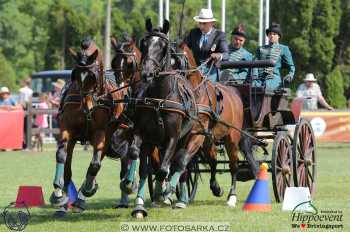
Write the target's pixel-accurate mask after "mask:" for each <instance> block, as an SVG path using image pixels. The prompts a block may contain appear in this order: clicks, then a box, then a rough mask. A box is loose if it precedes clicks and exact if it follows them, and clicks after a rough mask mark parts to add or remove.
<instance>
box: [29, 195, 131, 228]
mask: <svg viewBox="0 0 350 232" xmlns="http://www.w3.org/2000/svg"><path fill="white" fill-rule="evenodd" d="M115 204H116V201H115V200H113V199H99V200H98V201H93V202H89V201H87V204H86V210H85V211H84V212H83V213H73V212H71V211H69V212H67V214H66V216H64V217H62V218H57V217H55V216H54V213H55V212H56V209H54V208H53V207H51V206H50V205H45V206H44V207H41V208H39V209H32V210H30V213H31V218H30V221H29V224H30V225H36V224H42V223H47V222H56V221H62V222H73V223H74V222H82V221H111V220H115V219H116V218H118V217H120V216H121V215H122V214H123V216H124V215H125V214H130V213H131V209H130V208H129V209H127V210H120V209H113V207H114V206H115Z"/></svg>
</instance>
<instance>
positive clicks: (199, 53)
mask: <svg viewBox="0 0 350 232" xmlns="http://www.w3.org/2000/svg"><path fill="white" fill-rule="evenodd" d="M201 36H202V32H201V30H200V29H199V28H195V29H192V30H191V31H190V33H189V34H188V36H187V37H186V38H185V43H186V44H187V46H188V47H189V48H190V49H191V50H192V53H193V56H194V58H195V60H196V63H197V65H200V64H201V63H202V62H204V61H205V60H206V59H208V58H209V56H210V54H211V53H222V55H223V57H222V59H223V60H227V59H228V45H227V42H226V36H225V33H224V32H222V31H219V30H216V29H215V28H213V31H212V32H211V33H210V34H209V37H208V42H207V44H206V45H205V46H204V47H203V48H202V49H200V48H199V42H200V39H201ZM214 44H215V45H214Z"/></svg>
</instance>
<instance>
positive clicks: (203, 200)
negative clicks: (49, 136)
mask: <svg viewBox="0 0 350 232" xmlns="http://www.w3.org/2000/svg"><path fill="white" fill-rule="evenodd" d="M79 148H80V147H79V146H78V149H77V152H76V153H75V156H74V157H73V180H74V182H75V184H76V185H77V187H79V186H80V184H81V183H82V181H83V178H84V175H85V171H86V169H87V167H88V164H89V162H90V157H91V155H90V153H87V152H84V151H82V150H81V149H79ZM46 150H47V151H45V152H42V153H37V152H21V151H16V152H0V207H1V208H4V207H5V206H7V205H8V204H9V203H10V202H12V201H15V200H16V194H17V189H18V186H20V185H40V186H42V187H43V190H44V198H45V201H46V204H47V205H46V206H45V207H43V208H32V209H30V212H31V215H32V216H31V219H30V222H29V225H28V226H27V228H26V229H25V231H50V232H53V231H110V232H112V231H119V223H120V222H121V221H122V222H125V221H135V219H133V218H132V217H131V216H130V213H131V209H113V208H112V206H113V205H114V204H115V203H116V202H117V201H118V200H119V197H120V192H119V162H117V161H112V160H108V159H106V160H104V162H103V166H102V169H101V171H100V173H99V176H98V178H97V181H98V183H99V186H100V189H99V191H98V192H97V193H96V195H95V196H94V197H92V198H91V199H88V204H87V207H88V210H86V211H85V212H84V213H83V214H69V215H67V217H65V218H64V219H55V218H53V217H52V215H53V213H54V209H52V208H51V207H50V205H49V204H48V200H49V196H50V194H51V192H52V184H51V183H52V178H53V174H54V167H55V151H54V148H53V147H48V148H47V149H46ZM90 152H91V150H90ZM317 152H318V153H317V155H318V180H317V190H316V194H315V196H314V199H313V202H314V205H315V206H316V207H317V208H318V209H319V210H341V211H342V212H343V224H344V231H350V157H349V156H350V144H349V145H348V144H321V145H320V146H319V147H318V151H317ZM202 177H203V178H202V179H203V183H200V185H199V189H198V191H197V196H196V199H195V202H194V203H193V204H192V205H191V206H190V207H188V208H187V209H185V210H173V209H170V208H161V209H149V217H147V218H146V219H145V220H144V221H150V222H159V221H162V222H167V221H182V222H183V221H186V222H198V221H204V222H229V223H230V225H231V230H232V231H292V228H291V223H292V221H291V213H290V212H282V211H281V207H282V205H281V204H277V203H276V202H275V201H274V198H273V190H272V187H270V195H271V198H272V202H273V203H272V208H273V210H272V212H268V213H246V212H243V211H242V210H241V208H242V206H243V203H244V201H245V198H246V197H247V195H248V193H249V190H250V188H251V187H252V185H253V184H254V182H253V181H250V182H246V183H242V182H239V183H238V205H237V207H236V208H234V209H232V208H228V207H227V206H226V193H227V191H228V190H229V185H230V176H229V174H223V175H219V181H220V183H221V185H222V186H223V187H224V188H225V195H224V197H222V198H215V197H214V196H212V194H211V191H210V189H209V183H208V182H209V177H208V176H206V175H203V176H202ZM269 182H270V184H271V180H269ZM133 197H134V196H132V200H133V199H134V198H133ZM147 206H149V202H147ZM298 230H299V231H300V230H301V229H297V230H295V231H298ZM310 230H311V229H310ZM0 231H9V230H8V229H7V227H6V226H5V225H4V222H3V220H2V219H0ZM313 231H326V230H324V229H323V230H320V229H319V230H313Z"/></svg>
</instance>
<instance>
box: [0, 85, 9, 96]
mask: <svg viewBox="0 0 350 232" xmlns="http://www.w3.org/2000/svg"><path fill="white" fill-rule="evenodd" d="M1 93H10V90H9V88H7V87H6V86H4V87H1V89H0V94H1Z"/></svg>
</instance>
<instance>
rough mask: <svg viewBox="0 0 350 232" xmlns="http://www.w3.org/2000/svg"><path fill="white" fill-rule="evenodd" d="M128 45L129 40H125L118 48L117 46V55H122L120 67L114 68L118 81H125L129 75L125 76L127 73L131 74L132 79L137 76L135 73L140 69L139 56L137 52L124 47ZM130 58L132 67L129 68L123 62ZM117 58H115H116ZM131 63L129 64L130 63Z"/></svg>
mask: <svg viewBox="0 0 350 232" xmlns="http://www.w3.org/2000/svg"><path fill="white" fill-rule="evenodd" d="M126 45H130V43H128V42H123V43H121V44H120V45H119V46H118V47H117V48H116V53H115V54H116V55H119V56H122V58H121V61H120V63H119V66H120V67H119V68H113V71H114V76H115V78H116V81H117V82H118V83H120V82H122V81H125V80H126V79H127V78H128V77H124V76H125V75H126V74H129V75H130V80H131V79H132V78H133V77H134V76H135V73H136V72H138V71H139V67H138V66H139V65H138V63H137V57H136V52H132V51H125V49H124V47H125V46H126ZM128 58H130V59H131V68H130V70H128V69H127V68H128V67H126V68H124V66H123V62H125V61H126V63H127V61H128ZM114 59H115V58H114ZM128 65H129V64H128Z"/></svg>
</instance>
